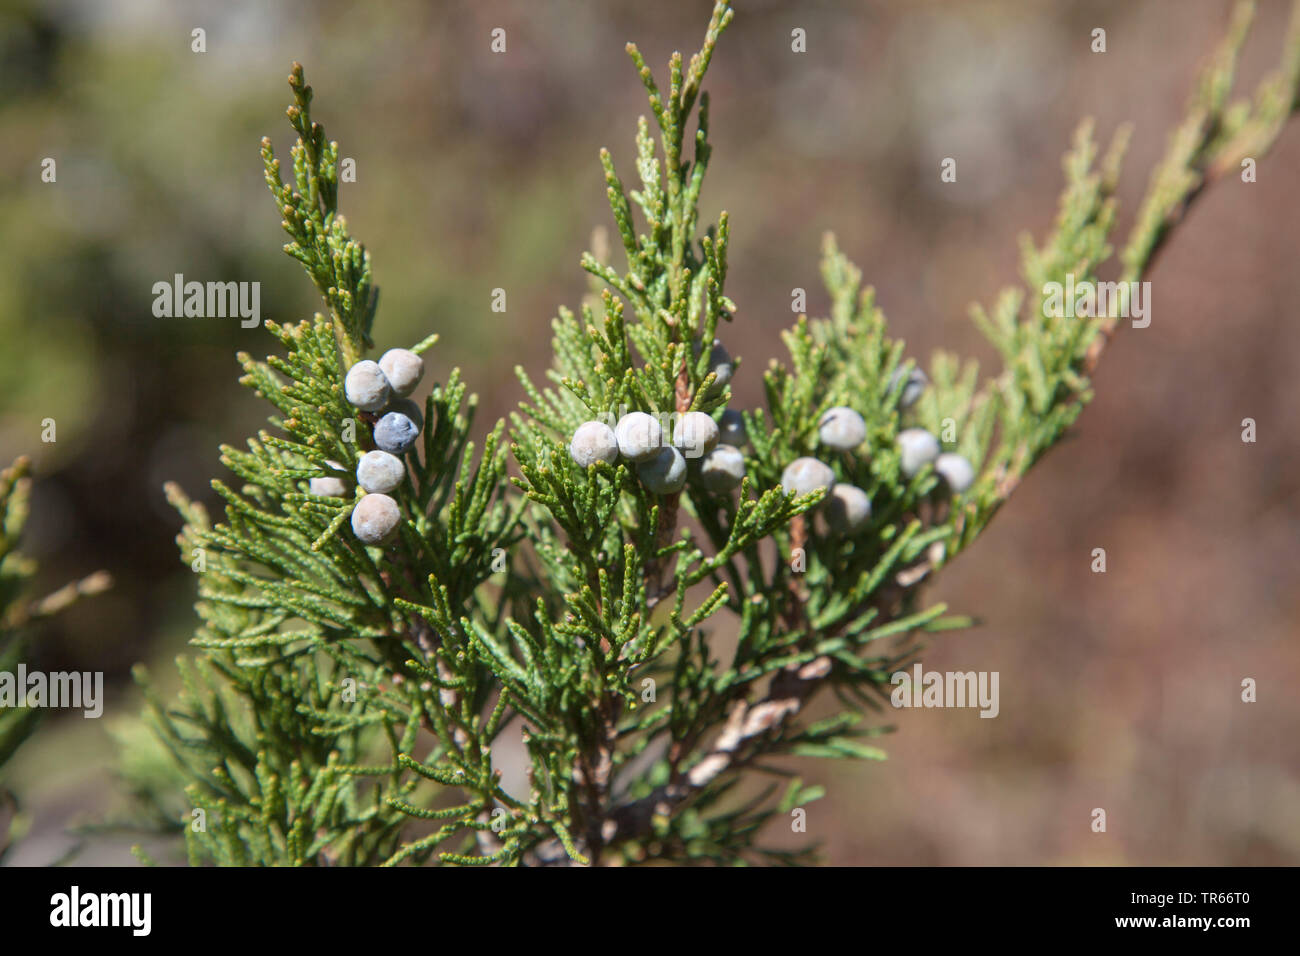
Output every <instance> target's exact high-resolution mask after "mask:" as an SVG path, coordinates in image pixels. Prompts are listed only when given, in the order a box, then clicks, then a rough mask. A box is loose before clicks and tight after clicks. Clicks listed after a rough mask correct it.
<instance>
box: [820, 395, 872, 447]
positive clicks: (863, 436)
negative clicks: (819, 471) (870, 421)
mask: <svg viewBox="0 0 1300 956" xmlns="http://www.w3.org/2000/svg"><path fill="white" fill-rule="evenodd" d="M817 437H818V438H819V439H820V440H821V443H822V444H823V445H825V446H826V447H827V448H832V449H834V450H835V451H852V450H853V449H854V448H857V447H858V446H859V445H861V444H862V443H863V442H864V441H866V440H867V423H866V422H865V421H863V419H862V416H861V415H859V414H858V413H857V412H855V411H854V410H853V409H851V408H846V407H845V406H843V405H838V406H836V407H835V408H828V409H827V410H826V414H824V415H822V417H821V420H820V421H818V422H817Z"/></svg>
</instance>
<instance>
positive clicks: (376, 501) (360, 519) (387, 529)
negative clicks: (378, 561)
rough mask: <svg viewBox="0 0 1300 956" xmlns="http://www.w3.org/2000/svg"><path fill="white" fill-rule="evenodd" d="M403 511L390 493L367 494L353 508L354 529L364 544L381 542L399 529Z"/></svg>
mask: <svg viewBox="0 0 1300 956" xmlns="http://www.w3.org/2000/svg"><path fill="white" fill-rule="evenodd" d="M401 520H402V513H401V512H400V511H398V510H397V502H396V501H394V500H393V499H392V498H390V497H388V495H366V496H365V497H364V498H362V499H361V500H360V501H358V502H357V506H356V507H355V508H353V509H352V531H353V533H354V534H356V536H357V538H358V539H359V540H360V541H361V542H362V543H363V544H381V543H383V542H384V541H385V540H386V539H387V538H388V537H390V536H391V535H392V533H393V532H394V531H396V530H397V523H398V522H399V521H401Z"/></svg>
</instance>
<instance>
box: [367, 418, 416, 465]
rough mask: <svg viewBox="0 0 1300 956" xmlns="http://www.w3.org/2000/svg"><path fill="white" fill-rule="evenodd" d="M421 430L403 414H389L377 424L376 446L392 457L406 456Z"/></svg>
mask: <svg viewBox="0 0 1300 956" xmlns="http://www.w3.org/2000/svg"><path fill="white" fill-rule="evenodd" d="M419 434H420V429H419V428H417V427H416V425H415V422H413V421H411V419H409V418H407V417H406V416H405V415H403V414H402V413H401V412H388V413H386V414H385V415H384V417H383V418H381V419H379V421H378V422H376V423H375V444H376V445H378V446H379V448H380V450H382V451H386V452H388V453H389V454H392V455H404V454H406V453H407V452H408V451H410V450H411V446H412V445H414V444H415V439H416V438H417V437H418V436H419Z"/></svg>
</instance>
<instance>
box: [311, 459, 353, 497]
mask: <svg viewBox="0 0 1300 956" xmlns="http://www.w3.org/2000/svg"><path fill="white" fill-rule="evenodd" d="M325 464H327V465H329V466H330V467H331V468H337V469H338V470H339V471H342V470H343V466H342V465H340V464H339V463H338V462H337V461H327V462H325ZM308 485H309V486H310V487H309V490H310V491H311V493H312V494H313V495H321V496H323V497H326V498H343V497H346V496H347V493H348V486H347V484H346V482H344V481H343V479H342V478H335V477H334V476H333V475H326V476H324V477H323V478H313V479H312V480H311V481H310V482H308Z"/></svg>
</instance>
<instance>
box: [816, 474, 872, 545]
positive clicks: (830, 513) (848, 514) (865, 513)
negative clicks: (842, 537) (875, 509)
mask: <svg viewBox="0 0 1300 956" xmlns="http://www.w3.org/2000/svg"><path fill="white" fill-rule="evenodd" d="M826 517H827V518H828V519H829V520H830V524H831V527H832V528H833V529H834V530H835V531H838V532H841V533H842V534H848V533H849V532H851V531H856V530H858V528H860V527H862V525H863V524H865V523H866V521H867V519H868V518H870V517H871V499H870V498H868V497H867V493H866V492H865V491H863V490H862V489H861V488H858V487H856V486H855V485H836V486H835V487H834V488H832V489H831V493H830V495H829V496H828V497H827V499H826Z"/></svg>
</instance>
